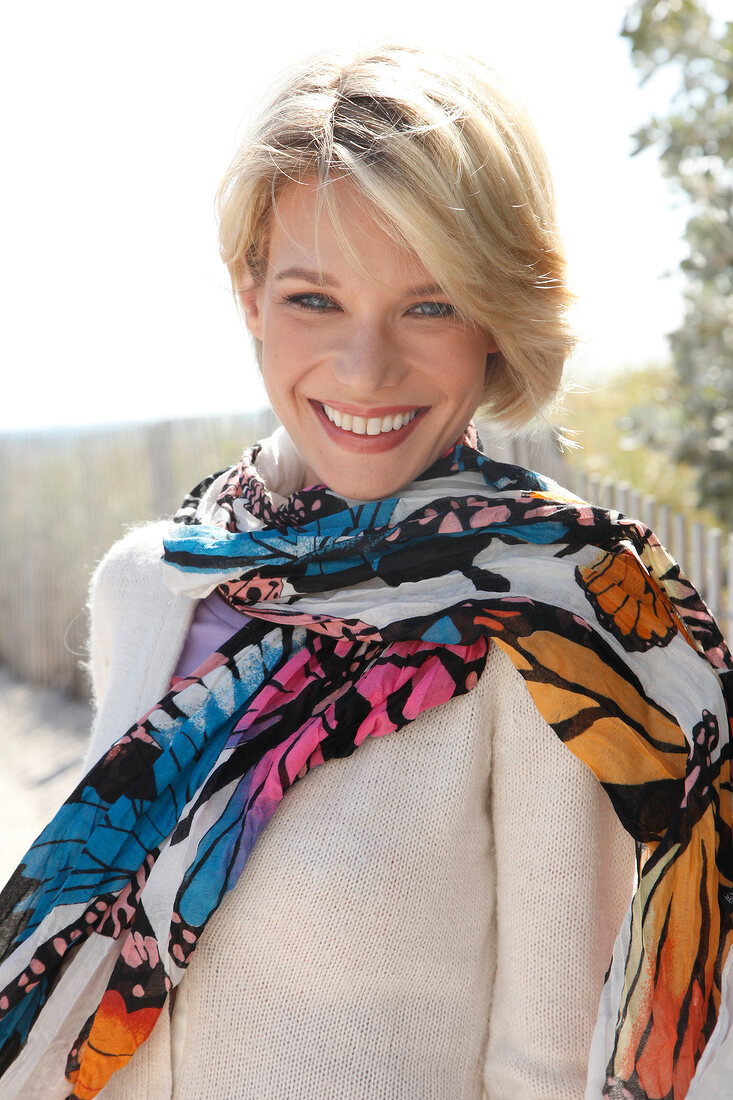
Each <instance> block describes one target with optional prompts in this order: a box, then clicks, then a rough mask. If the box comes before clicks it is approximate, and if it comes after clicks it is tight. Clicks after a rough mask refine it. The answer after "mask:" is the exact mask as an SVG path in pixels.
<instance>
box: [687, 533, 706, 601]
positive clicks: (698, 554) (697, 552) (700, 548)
mask: <svg viewBox="0 0 733 1100" xmlns="http://www.w3.org/2000/svg"><path fill="white" fill-rule="evenodd" d="M690 542H691V544H692V546H691V553H690V572H689V577H690V580H691V581H692V583H693V584H694V585H695V587H696V588H697V590H698V591H699V592H700V595H701V596H702V598H703V599H704V600H708V599H709V597H708V592H707V577H706V576H705V568H704V566H703V561H704V558H705V529H704V527H703V525H702V524H701V523H700V521H699V520H695V522H694V523H693V524H692V532H691V539H690Z"/></svg>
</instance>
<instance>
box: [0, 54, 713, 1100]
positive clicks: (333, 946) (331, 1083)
mask: <svg viewBox="0 0 733 1100" xmlns="http://www.w3.org/2000/svg"><path fill="white" fill-rule="evenodd" d="M219 214H220V233H221V246H222V254H223V258H224V260H225V261H226V263H227V264H228V266H229V270H230V273H231V277H232V283H233V287H234V293H235V296H236V300H237V303H238V305H239V307H240V309H241V311H242V314H243V316H244V318H245V321H246V325H247V327H248V329H249V331H250V333H251V334H252V336H253V337H254V339H255V341H256V344H257V347H258V354H259V357H260V364H261V370H262V375H263V378H264V382H265V385H266V387H267V390H268V394H269V396H270V399H271V401H272V406H273V408H274V410H275V412H276V413H277V415H278V417H279V419H280V421H281V423H282V426H283V427H282V428H281V429H279V430H278V431H277V432H276V433H275V435H274V436H273V437H271V438H270V439H269V440H265V441H263V442H262V443H261V444H258V445H257V446H255V447H254V448H251V449H249V450H247V451H246V452H245V454H244V457H243V458H242V460H241V462H240V463H239V464H238V465H236V466H234V467H232V468H231V469H229V470H227V471H225V472H223V473H221V474H218V475H212V476H211V477H209V478H207V479H205V480H204V481H203V482H202V483H201V485H199V486H198V487H197V488H196V489H195V490H193V492H192V493H191V494H190V495H189V497H187V498H186V500H185V501H184V503H183V506H182V508H181V510H180V511H179V513H178V515H177V516H176V520H177V522H176V523H173V524H171V523H163V524H154V525H151V526H148V527H145V528H142V529H139V530H136V531H133V532H132V533H131V534H130V535H129V536H128V537H127V538H125V539H124V540H123V541H122V542H120V543H119V544H117V545H116V546H115V547H113V549H112V550H111V551H110V553H109V554H108V555H107V557H106V558H105V560H104V561H103V563H102V565H101V566H100V568H99V570H98V571H97V574H96V576H95V580H94V585H93V593H92V614H93V631H92V661H91V668H92V673H93V680H94V690H95V697H96V700H97V719H96V724H95V730H94V736H93V740H92V744H91V748H90V753H89V760H88V771H87V773H86V775H85V777H84V779H83V780H82V782H81V783H80V785H79V787H78V788H77V790H76V792H75V793H74V795H72V797H71V799H70V800H69V801H68V803H67V804H66V805H65V806H64V807H62V810H61V811H60V813H59V815H58V817H57V818H56V820H55V821H54V822H53V823H52V824H51V825H50V826H49V827H48V829H47V830H46V832H45V833H44V834H43V835H42V836H41V838H39V841H38V842H37V843H36V845H34V847H33V848H32V849H31V851H30V852H29V853H28V855H27V857H26V859H25V861H24V863H23V864H22V865H21V867H20V868H19V870H18V872H17V873H16V875H15V877H14V879H13V880H12V881H11V883H10V884H9V886H8V888H7V890H6V893H5V895H4V910H3V920H4V924H3V927H4V930H5V941H6V957H5V961H4V963H3V967H2V974H1V975H0V977H1V978H2V981H1V982H0V989H2V993H0V1010H2V1011H3V1012H4V1013H5V1022H4V1028H5V1030H4V1031H0V1038H2V1040H3V1043H4V1046H3V1048H2V1058H3V1061H2V1063H1V1064H2V1068H3V1069H4V1076H3V1078H2V1087H3V1096H4V1097H15V1096H22V1097H24V1098H26V1097H39V1098H40V1097H43V1098H44V1100H47V1098H54V1097H62V1096H66V1095H69V1094H70V1095H71V1096H72V1097H74V1098H77V1100H89V1098H91V1097H93V1096H96V1095H98V1094H99V1095H102V1096H103V1097H105V1100H107V1098H121V1097H135V1100H164V1098H175V1100H204V1098H205V1100H212V1098H217V1100H232V1098H251V1100H261V1098H262V1097H267V1098H268V1100H270V1098H272V1100H286V1098H292V1097H299V1098H310V1100H324V1098H328V1097H333V1098H336V1097H338V1098H339V1100H340V1098H342V1097H349V1098H350V1100H357V1098H367V1097H379V1098H380V1100H381V1098H386V1097H390V1098H392V1097H394V1098H397V1097H399V1098H402V1100H426V1098H434V1100H469V1098H471V1100H474V1098H475V1100H479V1098H486V1100H504V1098H512V1100H516V1098H518V1097H521V1098H534V1097H536V1098H540V1097H542V1098H545V1100H548V1098H557V1100H560V1098H562V1100H566V1098H570V1097H582V1096H583V1095H584V1093H585V1094H586V1095H587V1096H590V1097H600V1096H601V1095H610V1096H614V1097H622V1096H623V1097H634V1098H652V1097H654V1098H657V1097H658V1098H661V1097H674V1098H675V1100H679V1098H681V1097H683V1096H685V1095H686V1094H688V1092H689V1095H691V1096H692V1095H693V1094H694V1095H698V1096H703V1095H704V1096H705V1097H709V1096H712V1095H721V1096H722V1093H720V1094H718V1093H713V1092H711V1091H705V1092H701V1091H700V1088H701V1087H703V1086H704V1084H705V1081H706V1080H707V1082H708V1083H709V1082H710V1080H712V1078H711V1076H710V1074H711V1073H712V1074H714V1073H715V1072H716V1069H715V1066H716V1065H717V1066H718V1067H719V1066H720V1064H721V1063H720V1057H722V1055H723V1054H724V1053H725V1050H724V1047H725V1038H726V1036H725V1021H724V1019H723V1015H724V1014H723V1013H721V1023H720V1024H719V1025H717V1026H716V1017H717V1015H718V1009H719V1006H720V1004H721V997H722V998H723V999H725V998H726V997H727V995H728V991H727V984H726V979H725V976H724V974H725V971H724V970H723V967H724V964H725V959H726V955H727V946H728V937H729V924H730V922H729V912H728V910H727V909H726V906H725V903H724V901H723V900H721V899H724V897H725V891H726V890H728V889H730V887H731V882H730V873H731V851H730V812H729V805H728V802H727V801H726V799H727V798H728V793H727V785H728V784H729V771H728V768H729V764H728V761H729V747H728V717H727V709H726V699H728V698H729V693H730V675H731V674H730V669H731V661H730V657H729V654H728V651H727V649H726V648H725V645H724V643H723V641H722V638H721V637H720V635H719V633H718V631H717V628H716V627H715V624H714V623H713V621H712V619H711V618H710V616H709V613H708V612H707V610H706V609H705V607H704V605H703V604H702V603H701V601H700V600H699V597H698V596H697V594H696V593H695V591H694V589H692V587H691V586H690V585H689V583H688V582H687V581H686V580H685V578H684V577H683V576H682V575H681V574H680V572H679V570H678V568H677V567H676V565H675V564H674V563H673V562H671V560H670V559H669V558H668V557H667V555H666V554H665V552H664V551H663V549H662V548H661V547H660V546H659V543H658V542H657V540H656V539H655V538H654V536H653V535H652V534H651V532H649V531H648V530H647V529H646V528H644V527H642V526H641V525H639V524H636V523H634V522H632V521H630V520H627V519H626V518H625V517H622V516H619V515H618V514H616V513H606V512H603V511H601V510H599V509H595V508H592V507H591V506H590V505H588V504H585V503H584V502H582V501H580V500H578V499H576V498H574V497H572V496H571V495H569V494H567V493H566V492H564V491H563V490H561V489H559V487H558V486H556V485H555V484H554V483H552V482H548V481H546V480H545V479H543V478H542V477H540V476H539V475H537V474H533V473H530V472H528V471H525V470H521V469H519V468H517V467H512V466H506V465H500V464H497V463H496V462H493V461H491V459H490V458H489V457H487V456H485V455H484V454H483V453H482V451H481V449H480V446H479V444H478V441H477V438H476V434H475V430H474V428H473V424H472V418H473V416H474V413H475V412H476V410H477V409H478V408H479V407H482V408H483V409H484V410H485V411H486V412H487V414H488V415H490V416H491V417H492V418H494V420H495V421H496V422H497V423H500V424H503V425H506V426H509V427H517V426H519V425H522V424H525V423H526V422H527V421H528V420H530V419H531V418H532V417H533V416H535V415H536V414H537V413H538V412H539V411H540V410H541V409H542V408H543V407H544V406H545V405H546V404H547V402H548V401H549V400H550V399H551V398H552V397H553V395H554V394H555V392H556V390H557V387H558V384H559V382H560V377H561V373H562V368H563V363H564V361H565V359H566V357H567V355H568V353H569V351H570V349H571V346H572V337H571V334H570V332H569V330H568V326H567V322H566V310H567V306H568V302H569V293H568V290H567V286H566V281H565V264H564V258H563V252H562V247H561V244H560V240H559V238H558V233H557V228H556V224H555V216H554V207H553V199H552V187H551V182H550V179H549V176H548V171H547V167H546V164H545V160H544V157H543V155H542V152H541V149H540V147H539V145H538V142H537V139H536V136H535V133H534V131H533V129H532V127H531V124H530V123H529V121H528V119H527V117H526V115H525V113H524V112H523V110H522V109H521V108H520V107H519V106H518V105H517V103H516V102H515V101H514V99H513V98H512V97H511V96H510V95H509V93H508V92H507V91H506V90H505V89H504V88H503V87H502V86H501V84H500V82H499V81H498V79H497V78H496V76H495V75H494V74H493V73H492V72H491V71H489V70H488V69H486V68H485V67H484V66H483V65H482V64H480V63H479V62H477V61H474V60H471V59H470V58H465V57H460V58H458V57H453V56H444V55H434V54H431V53H428V52H424V51H420V50H417V49H408V48H402V47H396V46H388V47H380V48H377V49H375V50H373V51H363V52H360V53H358V54H356V55H354V56H350V57H341V56H336V55H327V56H323V57H319V58H316V59H315V60H313V61H311V62H308V63H306V64H305V65H303V66H302V67H300V68H299V69H298V70H297V71H296V72H294V74H293V75H292V76H291V77H290V79H289V80H288V81H287V83H285V84H284V85H283V87H282V88H281V90H280V91H279V93H278V95H277V96H276V98H275V99H274V101H273V102H272V103H271V105H270V106H269V107H268V108H267V109H266V110H265V111H264V113H263V114H262V116H261V117H260V119H259V121H258V123H257V124H256V126H255V127H254V128H253V130H252V132H251V133H250V135H249V136H248V138H247V140H246V141H245V142H244V144H243V145H242V147H241V149H240V151H239V153H238V154H237V156H236V157H235V159H234V161H233V163H232V165H231V167H230V169H229V171H228V172H227V175H226V177H225V179H224V181H223V183H222V185H221V188H220V192H219ZM207 381H209V380H208V379H207ZM222 382H223V380H221V379H219V378H218V377H217V375H216V372H212V376H211V379H210V384H212V385H218V384H222ZM226 386H227V389H228V390H229V391H230V392H231V391H232V389H233V386H232V380H231V379H227V380H226ZM235 386H236V382H235ZM598 780H600V783H599V782H598ZM604 788H605V790H604ZM609 796H610V797H609ZM614 811H615V812H614ZM629 834H631V835H629ZM632 838H634V839H635V840H636V841H638V843H639V868H638V870H639V874H638V881H637V885H636V891H635V892H634V843H633V839H632ZM632 894H633V901H632V903H631V907H630V908H629V902H630V900H631V898H632ZM732 896H733V895H732ZM614 941H615V946H614ZM611 959H612V960H613V961H612V962H611ZM609 964H610V969H609ZM607 971H608V973H607ZM604 979H605V984H604ZM599 1002H600V1010H599ZM594 1028H595V1032H594ZM703 1051H704V1052H705V1054H704V1058H703V1061H702V1062H700V1056H701V1055H702V1054H703ZM721 1052H722V1054H721ZM698 1063H699V1069H700V1072H697V1073H696V1067H698ZM711 1066H712V1069H711V1068H710V1067H711ZM703 1070H704V1071H705V1072H707V1073H708V1077H707V1079H705V1078H704V1074H703V1072H702V1071H703ZM693 1077H694V1083H693V1084H692V1087H691V1088H690V1084H691V1082H693ZM586 1081H587V1085H586ZM700 1081H703V1086H701V1085H700V1084H699V1083H700ZM586 1087H587V1090H588V1091H587V1093H586V1092H585V1090H586ZM695 1089H697V1093H695Z"/></svg>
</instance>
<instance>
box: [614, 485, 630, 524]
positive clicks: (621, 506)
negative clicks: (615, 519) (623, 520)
mask: <svg viewBox="0 0 733 1100" xmlns="http://www.w3.org/2000/svg"><path fill="white" fill-rule="evenodd" d="M614 505H615V507H616V511H617V512H623V514H624V515H625V516H627V515H628V514H629V483H628V482H627V481H619V482H618V484H617V485H616V500H615V501H614Z"/></svg>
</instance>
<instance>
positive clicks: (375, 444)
mask: <svg viewBox="0 0 733 1100" xmlns="http://www.w3.org/2000/svg"><path fill="white" fill-rule="evenodd" d="M309 403H310V405H311V407H312V409H313V411H314V412H315V414H316V416H317V418H318V420H319V422H320V424H321V426H322V427H323V430H324V431H325V433H326V435H327V436H328V437H329V438H330V439H331V440H333V442H334V443H337V444H338V445H339V446H340V447H341V448H343V449H344V450H346V451H353V452H355V453H357V454H364V455H366V454H372V455H375V454H381V453H382V452H384V451H391V450H392V449H393V448H394V447H398V446H399V445H400V444H401V443H403V442H404V441H405V440H406V439H408V438H409V436H411V435H412V433H413V431H414V430H415V428H416V427H417V425H418V424H419V423H420V421H421V420H422V418H423V416H424V415H425V414H426V413H427V412H428V411H429V409H430V406H424V407H422V408H412V409H411V408H409V407H405V406H402V408H400V407H399V406H396V407H394V408H382V409H364V410H358V411H357V409H356V408H355V407H354V406H353V405H352V406H351V407H350V408H345V407H342V408H340V409H339V408H336V406H334V405H326V404H325V403H324V402H322V401H315V400H313V399H310V401H309ZM364 413H371V414H372V415H371V416H368V415H363V414H364ZM337 416H338V417H339V418H340V420H341V426H340V427H339V426H338V424H337V422H336V417H337ZM349 422H350V426H349ZM390 423H391V427H387V425H388V424H390ZM397 425H399V426H397ZM370 428H371V430H370Z"/></svg>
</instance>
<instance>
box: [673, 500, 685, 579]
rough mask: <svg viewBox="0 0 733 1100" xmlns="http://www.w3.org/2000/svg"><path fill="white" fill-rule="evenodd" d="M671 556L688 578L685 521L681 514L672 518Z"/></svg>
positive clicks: (677, 513)
mask: <svg viewBox="0 0 733 1100" xmlns="http://www.w3.org/2000/svg"><path fill="white" fill-rule="evenodd" d="M671 549H672V556H673V557H674V558H676V559H677V561H678V562H679V564H680V566H681V568H682V571H683V573H687V575H688V576H689V569H688V565H687V520H686V518H685V517H684V516H683V515H682V513H681V512H675V513H674V514H673V516H672V547H671Z"/></svg>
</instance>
